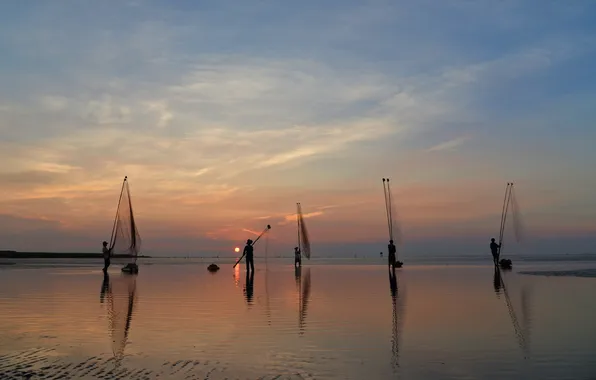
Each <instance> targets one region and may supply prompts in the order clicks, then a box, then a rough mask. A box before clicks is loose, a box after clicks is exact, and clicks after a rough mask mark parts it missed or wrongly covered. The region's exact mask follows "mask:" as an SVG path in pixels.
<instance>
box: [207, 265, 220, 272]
mask: <svg viewBox="0 0 596 380" xmlns="http://www.w3.org/2000/svg"><path fill="white" fill-rule="evenodd" d="M207 270H208V271H209V272H217V271H218V270H219V267H218V266H217V265H216V264H211V265H209V266H208V267H207Z"/></svg>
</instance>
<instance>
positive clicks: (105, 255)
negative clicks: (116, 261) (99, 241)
mask: <svg viewBox="0 0 596 380" xmlns="http://www.w3.org/2000/svg"><path fill="white" fill-rule="evenodd" d="M102 252H103V272H104V273H107V272H108V267H109V266H110V256H111V255H112V250H111V249H109V248H108V242H107V241H104V242H103V249H102Z"/></svg>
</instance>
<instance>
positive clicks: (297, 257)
mask: <svg viewBox="0 0 596 380" xmlns="http://www.w3.org/2000/svg"><path fill="white" fill-rule="evenodd" d="M296 264H298V266H302V254H301V253H300V248H298V247H294V266H296Z"/></svg>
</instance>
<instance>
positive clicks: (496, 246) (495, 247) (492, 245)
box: [490, 238, 501, 265]
mask: <svg viewBox="0 0 596 380" xmlns="http://www.w3.org/2000/svg"><path fill="white" fill-rule="evenodd" d="M500 249H501V245H500V244H497V243H495V238H492V239H490V251H491V253H492V255H493V261H494V263H495V265H498V264H499V253H500V252H499V251H500Z"/></svg>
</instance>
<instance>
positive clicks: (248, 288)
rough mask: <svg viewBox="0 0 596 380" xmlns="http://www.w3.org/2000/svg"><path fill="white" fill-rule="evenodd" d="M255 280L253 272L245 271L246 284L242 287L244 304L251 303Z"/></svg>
mask: <svg viewBox="0 0 596 380" xmlns="http://www.w3.org/2000/svg"><path fill="white" fill-rule="evenodd" d="M254 279H255V272H254V271H250V272H249V271H247V272H246V284H245V285H244V295H245V296H246V302H247V303H249V304H250V303H252V296H253V291H254V288H253V284H254Z"/></svg>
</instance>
